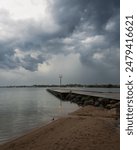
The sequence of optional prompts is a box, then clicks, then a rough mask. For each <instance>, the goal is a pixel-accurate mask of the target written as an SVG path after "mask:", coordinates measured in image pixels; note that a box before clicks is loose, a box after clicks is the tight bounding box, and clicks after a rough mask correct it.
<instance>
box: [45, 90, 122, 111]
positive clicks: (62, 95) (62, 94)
mask: <svg viewBox="0 0 137 150" xmlns="http://www.w3.org/2000/svg"><path fill="white" fill-rule="evenodd" d="M47 91H48V92H50V93H51V94H53V95H54V96H56V97H57V98H59V99H61V100H62V101H70V102H73V103H76V104H78V105H80V106H85V105H94V106H97V107H99V106H100V107H104V108H107V109H112V108H118V109H120V92H108V91H106V92H105V91H92V89H90V88H63V87H61V88H51V89H47Z"/></svg>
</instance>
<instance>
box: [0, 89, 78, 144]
mask: <svg viewBox="0 0 137 150" xmlns="http://www.w3.org/2000/svg"><path fill="white" fill-rule="evenodd" d="M78 108H79V107H78V106H77V105H76V104H73V103H70V102H61V101H60V100H59V99H58V98H56V97H54V96H53V95H51V94H50V93H48V92H47V91H46V89H45V88H0V143H3V142H6V141H8V140H10V139H12V138H15V137H18V136H20V135H22V134H24V133H26V132H28V131H30V130H32V129H33V128H36V127H40V126H41V125H43V124H46V123H48V122H50V121H51V120H52V119H53V118H54V119H57V118H59V117H61V116H65V115H67V114H68V113H69V112H72V111H75V110H76V109H78Z"/></svg>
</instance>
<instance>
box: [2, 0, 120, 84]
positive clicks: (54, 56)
mask: <svg viewBox="0 0 137 150" xmlns="http://www.w3.org/2000/svg"><path fill="white" fill-rule="evenodd" d="M119 15H120V14H119V0H0V85H22V84H23V85H32V84H59V77H58V76H59V74H62V75H63V84H67V83H82V84H99V83H119V80H120V77H119V72H120V70H119V69H120V67H119V65H120V60H119V55H120V49H119V40H120V37H119V36H120V35H119V34H120V33H119V32H120V31H119V30H120V29H119Z"/></svg>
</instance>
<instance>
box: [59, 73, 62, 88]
mask: <svg viewBox="0 0 137 150" xmlns="http://www.w3.org/2000/svg"><path fill="white" fill-rule="evenodd" d="M59 83H60V87H61V84H62V75H61V74H60V75H59Z"/></svg>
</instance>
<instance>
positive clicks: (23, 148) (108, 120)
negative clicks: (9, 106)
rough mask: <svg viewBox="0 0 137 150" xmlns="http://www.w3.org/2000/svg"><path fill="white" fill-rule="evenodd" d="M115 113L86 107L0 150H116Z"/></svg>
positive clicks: (116, 127) (0, 146) (118, 132)
mask: <svg viewBox="0 0 137 150" xmlns="http://www.w3.org/2000/svg"><path fill="white" fill-rule="evenodd" d="M119 149H120V129H119V127H118V121H117V120H116V113H115V109H111V110H106V109H103V108H98V107H93V106H86V107H82V108H80V109H79V110H77V111H75V112H73V113H71V114H69V115H68V116H67V117H64V118H60V119H58V120H54V121H53V122H51V123H50V124H48V125H45V126H43V127H41V128H39V129H35V130H33V131H31V132H30V133H28V134H26V135H24V136H22V137H19V138H17V139H15V140H13V141H10V142H7V143H5V144H2V145H0V150H119Z"/></svg>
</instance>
